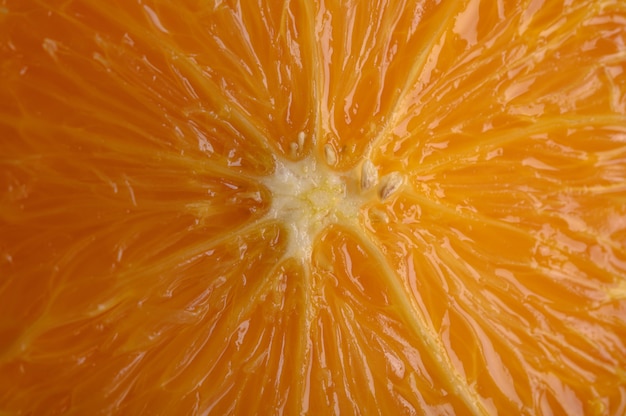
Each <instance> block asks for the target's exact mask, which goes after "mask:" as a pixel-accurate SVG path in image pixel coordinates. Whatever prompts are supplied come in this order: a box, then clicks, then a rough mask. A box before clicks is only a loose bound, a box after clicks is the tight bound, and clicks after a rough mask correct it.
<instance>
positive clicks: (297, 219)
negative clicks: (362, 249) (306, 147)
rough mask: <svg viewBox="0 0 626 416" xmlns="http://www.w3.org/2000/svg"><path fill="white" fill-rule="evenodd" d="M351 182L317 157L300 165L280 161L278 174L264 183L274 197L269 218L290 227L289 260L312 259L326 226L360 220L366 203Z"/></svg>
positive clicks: (277, 169) (287, 254)
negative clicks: (319, 237) (362, 208)
mask: <svg viewBox="0 0 626 416" xmlns="http://www.w3.org/2000/svg"><path fill="white" fill-rule="evenodd" d="M351 180H354V179H353V178H351V177H349V176H346V175H344V174H342V173H341V172H336V171H334V170H332V169H330V168H328V167H327V166H326V165H325V164H324V163H322V162H318V161H317V160H316V158H315V157H314V156H308V157H306V158H304V159H303V160H301V161H297V162H290V161H281V160H276V169H275V171H274V173H273V174H272V175H270V176H268V177H266V178H265V179H264V180H263V183H264V184H265V186H267V187H268V189H269V190H270V191H271V194H272V202H271V207H270V210H269V212H268V213H267V214H266V216H267V217H266V218H268V219H274V220H277V221H280V222H281V223H282V224H284V226H285V227H286V228H287V230H288V243H287V252H286V253H285V256H286V257H294V258H297V259H301V260H308V259H310V256H311V253H312V251H313V243H314V241H315V239H316V238H317V236H319V235H320V233H321V232H322V231H323V230H324V229H325V228H326V227H328V226H329V225H331V224H333V223H344V224H345V223H349V222H353V221H355V220H356V218H357V215H358V213H359V207H360V206H361V205H362V203H363V202H364V200H363V198H362V196H360V195H359V193H358V192H354V191H353V190H352V189H351V188H352V186H351V185H352V184H351V183H350V181H351Z"/></svg>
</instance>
